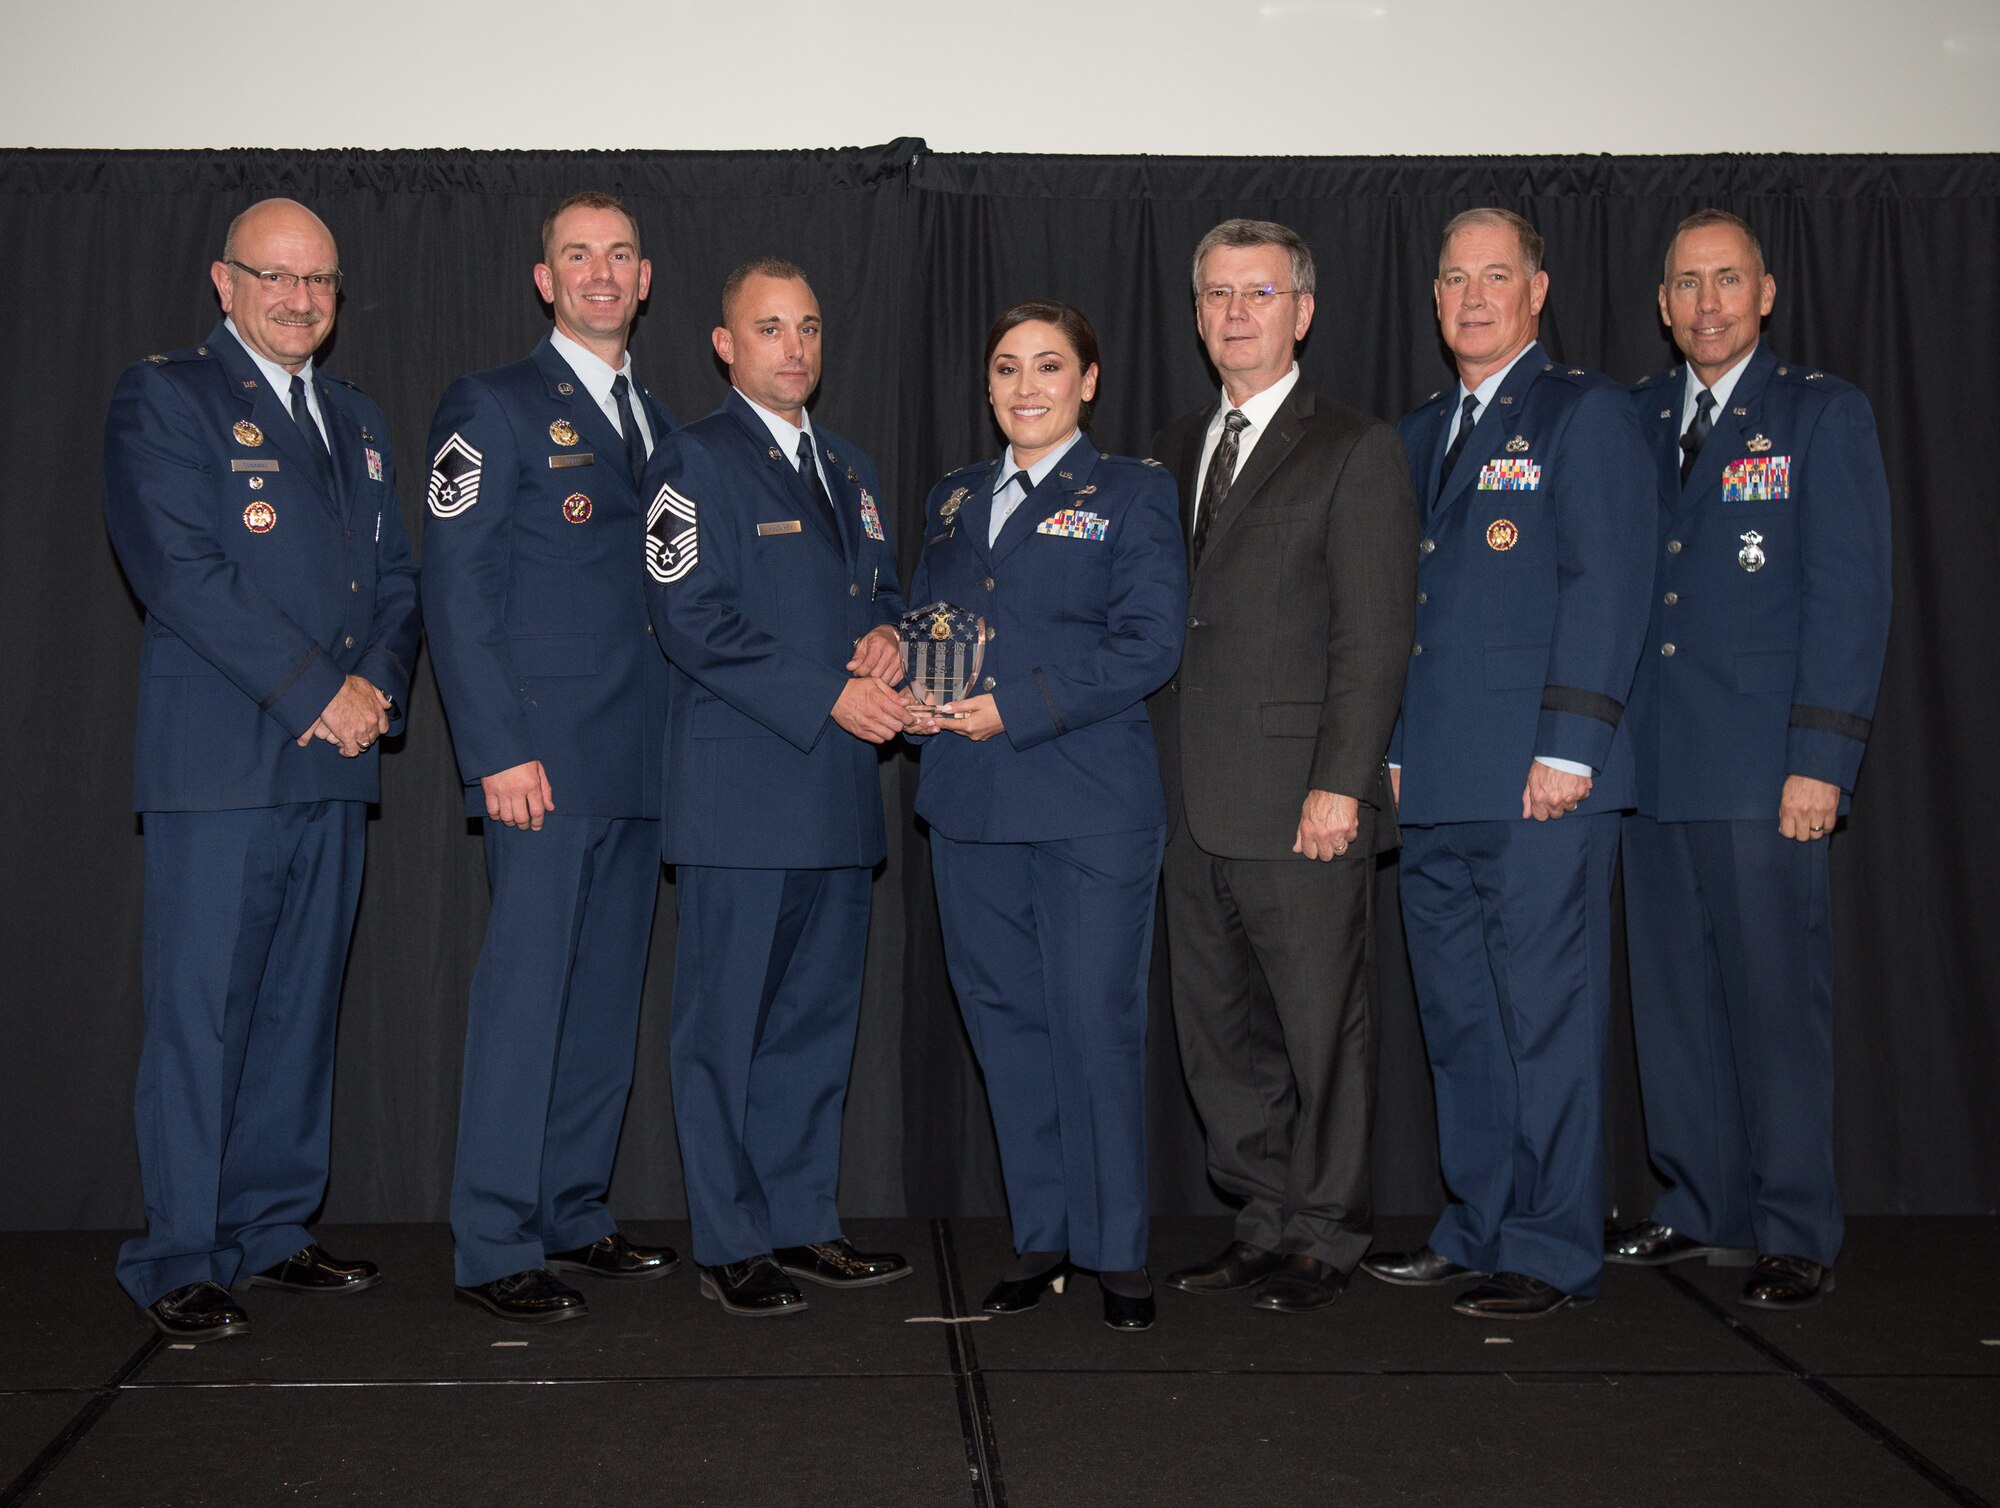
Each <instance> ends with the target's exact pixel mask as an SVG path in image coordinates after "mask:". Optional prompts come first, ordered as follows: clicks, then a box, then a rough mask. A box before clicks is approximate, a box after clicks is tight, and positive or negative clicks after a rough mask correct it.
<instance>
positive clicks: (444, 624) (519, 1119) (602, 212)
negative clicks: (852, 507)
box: [423, 193, 679, 1322]
mask: <svg viewBox="0 0 2000 1508" xmlns="http://www.w3.org/2000/svg"><path fill="white" fill-rule="evenodd" d="M651 282H652V266H651V264H650V263H648V262H647V261H646V260H645V258H644V257H642V256H641V255H640V248H639V230H638V226H637V224H636V223H635V222H634V221H633V219H632V216H631V215H630V213H628V212H627V210H626V209H625V206H624V205H623V204H621V203H619V201H618V200H616V199H614V198H611V197H610V196H609V195H606V194H595V193H586V194H578V195H575V196H573V197H571V198H569V199H567V200H565V201H563V203H561V204H560V205H558V206H557V207H556V208H555V210H554V211H553V212H552V213H551V214H550V215H549V217H548V219H547V220H546V221H545V222H544V223H543V226H542V260H541V262H540V263H539V264H538V265H537V266H536V268H535V286H536V287H537V288H538V289H539V290H540V291H541V295H542V297H543V298H544V299H546V300H547V301H548V302H549V304H550V306H551V307H552V309H553V311H554V315H555V329H554V330H553V331H552V332H551V333H550V334H549V335H547V336H546V337H544V338H543V340H542V343H541V344H540V345H538V346H537V347H536V348H535V350H534V352H533V353H532V354H531V355H529V357H528V358H527V359H526V360H524V361H517V362H515V363H513V364H512V365H511V366H504V367H499V368H496V369H495V370H493V371H490V372H481V373H478V374H477V375H475V376H471V377H464V378H461V379H460V380H459V381H457V382H455V383H453V384H452V386H451V387H450V388H449V389H448V390H447V391H446V393H445V395H444V398H443V400H442V401H441V402H440V403H439V405H438V411H437V417H436V419H435V420H434V421H433V422H432V425H431V438H430V450H431V454H432V457H433V460H432V463H431V479H430V514H429V517H428V518H426V520H425V521H424V573H423V586H424V599H425V601H426V603H427V604H428V605H429V611H430V623H431V654H432V660H433V663H434V664H435V665H436V667H437V679H438V690H439V691H440V692H441V693H442V695H443V698H444V709H445V715H446V717H447V718H448V719H449V720H450V723H451V737H452V745H453V748H454V749H455V750H456V752H457V755H458V765H459V771H460V774H461V775H462V777H463V779H464V781H465V798H466V799H465V809H466V813H467V815H468V816H473V817H480V818H483V819H484V833H485V843H486V873H487V879H488V882H489V885H490V887H491V890H492V896H493V909H492V913H491V915H490V917H489V918H488V921H487V925H486V943H485V946H484V947H483V948H482V949H481V951H480V955H479V968H478V972H477V973H475V974H474V976H473V980H472V996H471V1000H470V1002H469V1004H468V1007H467V1022H466V1036H465V1076H464V1081H463V1085H462V1089H461V1093H460V1104H459V1121H458V1159H457V1164H456V1167H455V1169H454V1171H453V1175H452V1195H451V1223H452V1235H453V1238H454V1240H455V1242H456V1245H457V1255H456V1259H455V1264H454V1265H455V1268H456V1274H455V1275H456V1279H457V1283H458V1290H457V1291H458V1296H459V1297H460V1298H461V1299H462V1300H464V1301H466V1302H468V1303H472V1304H476V1305H478V1306H479V1307H481V1308H484V1309H486V1310H489V1311H490V1312H492V1313H493V1314H496V1315H499V1316H500V1317H501V1318H503V1319H512V1320H522V1321H529V1322H545V1321H552V1320H564V1319H572V1318H575V1317H577V1316H579V1315H581V1314H583V1313H584V1312H585V1307H584V1301H583V1296H582V1295H581V1294H579V1293H578V1292H577V1291H576V1290H575V1289H573V1288H571V1287H569V1286H568V1285H567V1284H566V1283H563V1282H562V1281H560V1280H559V1279H558V1278H556V1277H555V1275H554V1273H553V1272H551V1271H550V1269H552V1268H553V1269H558V1270H563V1271H570V1272H583V1273H590V1274H594V1275H596V1276H599V1277H608V1278H631V1279H639V1278H657V1277H664V1276H666V1274H668V1273H669V1272H671V1271H673V1269H674V1268H675V1267H676V1266H678V1265H679V1259H678V1258H677V1257H676V1256H675V1254H674V1253H673V1252H672V1251H671V1250H670V1249H668V1248H666V1247H643V1246H635V1245H633V1244H632V1243H631V1242H630V1241H628V1240H627V1239H626V1238H625V1236H624V1235H623V1234H622V1233H621V1232H620V1231H619V1229H618V1226H617V1222H616V1221H615V1220H614V1219H613V1218H612V1215H611V1212H610V1210H608V1209H607V1208H606V1207H605V1203H604V1193H605V1186H606V1185H607V1184H608V1183H609V1181H610V1178H611V1163H612V1158H613V1156H614V1155H615V1154H616V1152H617V1150H618V1131H619V1127H620V1126H621V1125H622V1124H623V1122H624V1118H625V1102H626V1099H627V1096H628V1095H629V1093H630V1091H631V1087H632V1055H633V1049H634V1045H635V1042H636V1039H637V1033H638V1027H639V1000H640V993H641V988H642V986H643V984H644V981H645V975H646V953H647V947H648V944H649V943H650V942H651V940H652V930H653V908H654V904H655V902H656V900H657V898H658V895H659V887H660V861H659V843H660V823H659V817H660V779H661V768H660V733H661V728H662V727H663V725H664V722H665V717H666V666H665V665H664V664H663V663H662V662H661V660H660V654H659V650H658V648H657V647H656V645H655V644H654V642H653V638H652V629H651V626H650V625H649V624H648V622H647V618H646V587H645V577H644V576H643V575H642V574H641V573H640V571H639V569H638V565H637V562H638V559H639V556H640V552H641V550H642V549H643V548H644V546H643V543H642V540H643V537H644V534H645V528H646V519H645V512H646V510H645V505H644V502H643V501H642V495H641V493H640V490H639V489H640V483H641V480H642V479H643V477H644V475H645V466H646V458H647V455H648V454H649V452H650V451H651V449H652V448H653V447H655V446H656V445H657V444H658V443H659V441H660V440H661V439H662V438H664V437H665V435H666V434H667V432H668V431H669V430H670V429H671V428H672V427H673V422H674V419H673V414H672V413H671V412H670V411H669V410H668V409H667V408H666V407H665V405H663V404H661V403H659V402H658V401H657V400H656V399H654V398H653V396H652V395H651V394H650V393H648V392H646V390H645V389H644V388H643V387H642V386H640V384H639V381H638V378H637V377H636V375H635V374H634V372H633V367H632V357H631V353H630V352H629V351H628V350H627V349H626V341H627V338H628V336H629V335H630V333H631V329H632V322H633V321H634V320H635V319H636V318H637V317H638V314H639V305H640V303H641V301H643V300H644V299H645V297H646V294H647V292H648V290H649V288H650V286H651Z"/></svg>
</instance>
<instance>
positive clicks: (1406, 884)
mask: <svg viewBox="0 0 2000 1508" xmlns="http://www.w3.org/2000/svg"><path fill="white" fill-rule="evenodd" d="M1617 858H1618V814H1617V813H1615V812H1604V813H1598V814H1592V815H1581V816H1579V815H1576V814H1574V813H1572V814H1571V815H1569V816H1566V817H1562V818H1559V819H1557V820H1555V821H1553V822H1526V821H1509V822H1457V823H1447V824H1441V825H1439V826H1436V827H1411V828H1405V829H1404V831H1403V859H1402V899H1403V930H1404V933H1405V935H1406V936H1407V938H1408V939H1409V947H1410V970H1411V974H1412V975H1413V976H1414V979H1415V982H1416V987H1417V1004H1418V1009H1419V1012H1420V1014H1421V1016H1422V1018H1423V1025H1424V1043H1425V1046H1426V1048H1427V1049H1428V1051H1429V1054H1430V1060H1431V1076H1432V1081H1433V1083H1434V1085H1435V1087H1436V1090H1437V1114H1438V1157H1439V1161H1440V1162H1441V1163H1442V1165H1443V1171H1444V1181H1445V1185H1446V1187H1447V1188H1448V1189H1449V1190H1450V1192H1451V1194H1452V1197H1453V1200H1454V1202H1453V1203H1452V1204H1451V1205H1449V1206H1447V1207H1446V1209H1445V1212H1444V1214H1443V1215H1442V1216H1441V1217H1440V1218H1439V1220H1438V1223H1437V1228H1436V1229H1435V1230H1434V1231H1433V1232H1432V1233H1431V1239H1430V1244H1431V1246H1432V1248H1433V1249H1434V1250H1436V1251H1437V1252H1438V1253H1439V1254H1440V1255H1441V1256H1445V1257H1449V1258H1450V1259H1451V1260H1452V1261H1454V1262H1458V1263H1460V1264H1462V1265H1463V1266H1466V1267H1471V1268H1476V1269H1478V1270H1479V1271H1482V1272H1519V1273H1526V1274H1528V1275H1529V1276H1530V1277H1536V1278H1540V1279H1541V1280H1542V1281H1543V1282H1546V1283H1553V1284H1554V1285H1555V1286H1556V1287H1558V1288H1560V1289H1562V1290H1563V1291H1564V1292H1565V1293H1572V1294H1576V1295H1578V1296H1580V1297H1591V1296H1594V1295H1595V1294H1596V1292H1597V1280H1598V1277H1599V1274H1600V1272H1601V1271H1602V1266H1603V1247H1604V1230H1603V1220H1604V1145H1603V1122H1604V1049H1605V1039H1606V1036H1607V1034H1608V1031H1609V1025H1610V1015H1611V874H1612V867H1613V865H1614V864H1615V863H1616V862H1617Z"/></svg>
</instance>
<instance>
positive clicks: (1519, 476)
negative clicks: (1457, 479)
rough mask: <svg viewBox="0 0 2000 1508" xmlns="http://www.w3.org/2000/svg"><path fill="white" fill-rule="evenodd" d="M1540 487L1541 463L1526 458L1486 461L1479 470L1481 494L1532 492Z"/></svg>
mask: <svg viewBox="0 0 2000 1508" xmlns="http://www.w3.org/2000/svg"><path fill="white" fill-rule="evenodd" d="M1541 485H1542V466H1541V462H1539V461H1531V460H1529V459H1528V458H1527V457H1526V456H1518V457H1515V456H1510V457H1508V458H1507V459H1505V460H1492V461H1488V462H1487V463H1486V464H1485V465H1484V466H1482V467H1480V468H1479V490H1480V491H1481V492H1533V491H1535V490H1536V489H1537V488H1538V487H1540V486H1541Z"/></svg>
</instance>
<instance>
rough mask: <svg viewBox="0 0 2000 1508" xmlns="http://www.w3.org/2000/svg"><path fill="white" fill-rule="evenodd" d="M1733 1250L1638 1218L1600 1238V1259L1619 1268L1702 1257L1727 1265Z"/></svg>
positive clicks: (1654, 1264) (1654, 1265) (1658, 1265)
mask: <svg viewBox="0 0 2000 1508" xmlns="http://www.w3.org/2000/svg"><path fill="white" fill-rule="evenodd" d="M1736 1251H1737V1248H1735V1247H1732V1246H1710V1245H1708V1244H1707V1243H1705V1242H1702V1241H1697V1240H1695V1238H1694V1237H1693V1236H1688V1235H1683V1234H1682V1233H1681V1232H1679V1231H1677V1230H1675V1229H1674V1228H1673V1227H1672V1226H1671V1225H1662V1224H1660V1223H1659V1222H1658V1221H1657V1220H1641V1221H1640V1222H1639V1223H1638V1224H1637V1225H1635V1226H1632V1227H1631V1228H1630V1229H1628V1230H1622V1231H1612V1232H1610V1233H1608V1234H1607V1235H1606V1236H1605V1238H1604V1260H1605V1261H1607V1262H1616V1263H1617V1264H1619V1265H1620V1266H1622V1267H1665V1266H1666V1265H1667V1264H1668V1263H1669V1262H1685V1261H1687V1260H1688V1259H1689V1258H1690V1257H1706V1258H1708V1260H1709V1263H1710V1265H1712V1266H1729V1265H1732V1264H1731V1263H1730V1262H1729V1258H1730V1257H1731V1256H1732V1255H1734V1254H1735V1253H1736ZM1742 1265H1744V1266H1748V1265H1749V1264H1748V1263H1747V1262H1744V1263H1743V1264H1742Z"/></svg>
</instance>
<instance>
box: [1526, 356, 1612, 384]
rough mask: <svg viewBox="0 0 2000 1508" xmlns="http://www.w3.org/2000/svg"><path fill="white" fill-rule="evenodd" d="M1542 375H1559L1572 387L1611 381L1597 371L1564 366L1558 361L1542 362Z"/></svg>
mask: <svg viewBox="0 0 2000 1508" xmlns="http://www.w3.org/2000/svg"><path fill="white" fill-rule="evenodd" d="M1542 375H1543V376H1545V377H1559V378H1561V379H1562V380H1563V381H1564V382H1567V383H1569V384H1570V385H1571V386H1572V387H1597V386H1598V385H1599V384H1601V383H1607V382H1609V381H1611V379H1610V378H1609V377H1605V376H1602V375H1600V374H1599V373H1596V372H1592V371H1587V370H1586V369H1584V368H1583V367H1570V366H1564V365H1563V364H1562V363H1561V362H1559V361H1549V362H1544V363H1543V364H1542Z"/></svg>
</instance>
